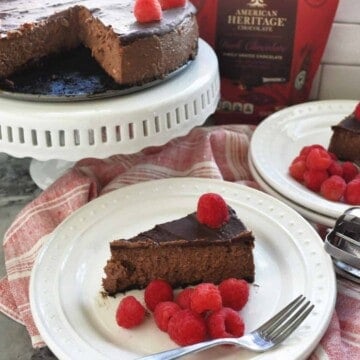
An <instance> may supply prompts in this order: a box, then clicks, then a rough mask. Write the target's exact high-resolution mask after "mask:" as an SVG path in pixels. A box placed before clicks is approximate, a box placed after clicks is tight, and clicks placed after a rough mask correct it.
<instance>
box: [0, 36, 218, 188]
mask: <svg viewBox="0 0 360 360" xmlns="http://www.w3.org/2000/svg"><path fill="white" fill-rule="evenodd" d="M219 94H220V79H219V71H218V62H217V57H216V54H215V53H214V51H213V50H212V48H211V47H210V46H209V45H208V44H207V43H205V42H204V41H202V40H199V53H198V56H197V57H196V59H195V60H194V61H193V62H192V63H191V64H189V65H188V66H187V67H186V68H185V69H184V70H183V71H181V72H180V73H179V74H178V75H176V76H174V77H172V78H170V79H169V80H167V81H164V82H163V83H160V84H159V85H157V86H154V87H152V88H149V89H146V90H143V91H139V92H136V93H132V94H129V95H125V96H121V97H113V98H107V99H99V100H93V101H78V102H76V101H74V102H40V101H24V100H18V99H10V98H6V97H0V152H5V153H7V154H9V155H11V156H14V157H31V158H33V161H32V165H31V166H30V168H31V176H32V177H33V180H34V182H35V183H36V184H37V185H38V186H39V187H41V188H45V187H47V186H48V185H49V184H50V183H52V182H53V181H54V180H55V179H56V178H57V177H58V176H60V175H61V173H62V172H63V171H65V170H66V169H67V168H68V167H70V166H71V165H72V163H73V162H75V161H78V160H80V159H83V158H88V157H94V158H106V157H108V156H111V155H115V154H131V153H135V152H138V151H140V150H142V149H144V148H146V147H149V146H160V145H164V144H165V143H167V142H168V141H169V140H171V139H173V138H176V137H179V136H183V135H186V134H187V133H188V132H189V131H190V130H191V129H192V128H194V127H195V126H199V125H202V124H203V123H204V122H205V121H206V119H207V118H208V117H209V116H210V115H211V114H212V113H214V111H215V110H216V107H217V104H218V101H219ZM49 161H50V162H49ZM44 162H45V163H44Z"/></svg>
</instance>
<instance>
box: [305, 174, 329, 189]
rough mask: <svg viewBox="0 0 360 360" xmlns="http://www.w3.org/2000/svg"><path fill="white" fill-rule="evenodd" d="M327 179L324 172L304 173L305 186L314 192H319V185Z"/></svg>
mask: <svg viewBox="0 0 360 360" xmlns="http://www.w3.org/2000/svg"><path fill="white" fill-rule="evenodd" d="M328 177H329V175H328V173H327V171H326V170H307V171H305V173H304V184H305V186H306V187H307V188H308V189H310V190H312V191H315V192H319V191H320V188H321V184H322V183H323V182H324V181H325V180H326V179H327V178H328Z"/></svg>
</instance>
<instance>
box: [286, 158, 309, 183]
mask: <svg viewBox="0 0 360 360" xmlns="http://www.w3.org/2000/svg"><path fill="white" fill-rule="evenodd" d="M306 169H307V168H306V162H305V159H304V158H303V157H301V156H297V157H296V158H295V159H294V160H293V162H292V163H291V165H290V167H289V173H290V175H291V177H293V178H294V179H295V180H296V181H299V182H302V181H303V180H304V172H305V171H306Z"/></svg>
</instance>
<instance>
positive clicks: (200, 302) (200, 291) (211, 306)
mask: <svg viewBox="0 0 360 360" xmlns="http://www.w3.org/2000/svg"><path fill="white" fill-rule="evenodd" d="M221 307H222V299H221V294H220V291H219V288H218V287H217V286H216V285H214V284H211V283H202V284H199V285H197V286H196V287H195V288H194V291H193V292H192V293H191V296H190V309H191V310H193V311H195V312H196V313H198V314H201V313H203V312H205V311H216V310H219V309H220V308H221Z"/></svg>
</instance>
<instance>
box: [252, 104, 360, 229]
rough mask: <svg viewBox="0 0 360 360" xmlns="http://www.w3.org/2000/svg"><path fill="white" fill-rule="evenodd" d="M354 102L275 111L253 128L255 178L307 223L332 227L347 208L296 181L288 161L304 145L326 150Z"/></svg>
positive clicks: (345, 205) (310, 105)
mask: <svg viewBox="0 0 360 360" xmlns="http://www.w3.org/2000/svg"><path fill="white" fill-rule="evenodd" d="M356 104H357V101H355V100H326V101H314V102H307V103H304V104H300V105H295V106H291V107H289V108H286V109H283V110H281V111H278V112H276V113H274V114H272V115H270V116H269V117H268V118H266V119H265V120H264V121H263V122H261V123H260V125H259V126H258V127H257V128H256V130H255V132H254V134H253V137H252V140H251V144H250V150H249V164H250V170H251V172H252V174H253V176H254V179H255V180H256V181H257V182H258V183H259V185H260V186H261V187H262V188H263V189H264V190H265V191H266V192H268V193H269V194H271V195H273V196H274V197H276V198H278V199H280V200H281V201H283V202H284V203H286V204H287V205H289V206H291V207H292V208H293V209H295V210H297V211H298V212H299V213H300V214H301V215H303V216H304V217H305V218H307V219H308V220H310V221H313V222H316V223H320V224H323V225H326V226H330V227H333V226H334V225H335V221H336V219H337V218H338V217H339V216H340V215H342V214H343V212H344V211H345V210H346V209H348V208H349V207H350V205H347V204H344V203H341V202H333V201H328V200H326V199H325V198H323V197H322V196H321V195H319V194H317V193H315V192H312V191H310V190H308V189H307V188H306V187H305V186H304V185H302V184H300V183H299V182H297V181H295V180H294V179H293V178H292V177H291V176H290V175H289V172H288V168H289V165H290V163H291V161H292V160H293V159H294V158H295V157H296V156H297V155H298V153H299V152H300V150H301V149H302V148H303V147H304V146H306V145H312V144H321V145H323V146H324V147H326V148H327V147H328V145H329V141H330V137H331V134H332V131H331V126H332V125H335V124H337V123H338V122H340V121H341V120H342V119H343V118H344V117H345V116H346V115H349V114H350V113H351V112H352V111H353V110H354V108H355V106H356Z"/></svg>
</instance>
